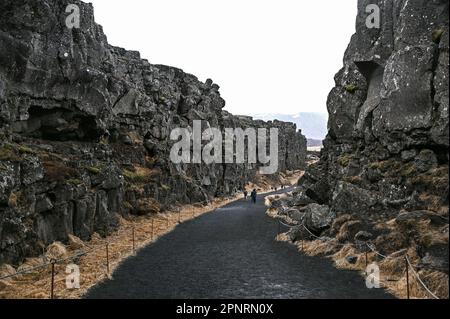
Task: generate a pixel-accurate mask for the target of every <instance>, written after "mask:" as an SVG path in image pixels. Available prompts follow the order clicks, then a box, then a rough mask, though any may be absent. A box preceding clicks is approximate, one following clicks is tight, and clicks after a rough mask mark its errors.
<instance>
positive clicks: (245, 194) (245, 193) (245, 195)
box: [244, 189, 248, 200]
mask: <svg viewBox="0 0 450 319" xmlns="http://www.w3.org/2000/svg"><path fill="white" fill-rule="evenodd" d="M247 196H248V192H247V190H245V189H244V199H245V200H247Z"/></svg>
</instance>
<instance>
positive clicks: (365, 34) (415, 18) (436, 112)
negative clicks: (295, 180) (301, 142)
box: [275, 0, 449, 297]
mask: <svg viewBox="0 0 450 319" xmlns="http://www.w3.org/2000/svg"><path fill="white" fill-rule="evenodd" d="M369 4H376V5H377V6H378V7H379V8H380V14H381V25H380V28H378V29H377V28H368V27H367V25H366V19H367V17H368V16H369V13H367V12H366V7H367V6H368V5H369ZM335 83H336V86H335V87H334V88H333V89H332V91H331V93H330V94H329V97H328V104H327V106H328V112H329V123H328V126H329V133H328V136H327V138H326V140H325V141H324V149H323V150H322V152H321V159H320V161H319V162H318V163H315V164H313V165H312V166H311V167H309V168H308V169H307V171H306V173H305V175H304V177H303V178H302V179H301V180H300V182H299V186H300V188H299V190H298V191H296V192H295V193H294V194H293V195H292V196H291V198H290V199H283V200H284V201H285V202H287V203H289V201H292V202H293V204H292V205H291V207H294V208H296V209H301V208H302V207H303V206H304V205H306V204H308V199H309V200H311V201H314V202H316V203H319V204H322V205H328V206H329V207H330V208H329V209H330V212H331V213H333V214H335V216H336V221H337V222H336V223H335V224H334V225H332V226H330V227H329V229H328V230H323V232H322V233H321V235H324V236H330V235H331V236H334V237H337V238H338V239H339V240H340V241H343V242H345V241H353V239H354V237H355V233H357V232H358V231H365V232H366V233H364V234H365V235H364V236H363V235H361V234H362V233H361V234H360V236H358V238H360V237H367V238H368V237H371V236H372V235H374V239H373V241H374V243H375V244H376V246H377V248H379V250H381V251H384V252H385V253H392V252H395V251H396V250H399V249H402V248H409V247H414V250H416V251H417V254H418V256H419V257H420V258H425V257H426V256H427V257H426V258H427V260H423V264H424V265H426V264H430V262H429V260H433V259H434V258H438V259H442V260H444V259H445V260H446V259H448V196H449V194H448V154H449V153H448V146H449V136H448V134H449V126H448V121H449V117H448V116H449V115H448V106H449V2H448V1H447V0H433V1H419V0H418V1H390V0H376V1H372V0H371V1H368V0H359V1H358V16H357V20H356V33H355V34H354V35H353V37H352V39H351V42H350V44H349V46H348V49H347V51H346V53H345V56H344V66H343V68H342V69H341V70H340V71H339V72H338V73H337V74H336V76H335ZM297 199H298V200H297ZM297 202H298V203H297ZM276 205H277V204H275V206H276ZM417 211H421V212H423V211H425V212H427V213H421V214H420V215H421V216H422V217H423V218H418V217H417V218H415V217H414V218H413V220H414V223H412V224H409V226H410V227H409V228H408V229H406V228H403V229H401V230H400V229H399V228H400V227H398V226H395V223H391V222H389V221H392V220H395V219H396V220H398V219H399V218H401V219H403V217H401V216H402V214H404V213H405V212H407V213H408V214H413V215H412V216H418V215H417V214H416V213H414V212H417ZM435 215H438V216H439V217H436V216H435ZM430 216H431V217H430ZM413 224H415V225H413ZM393 225H394V226H393ZM424 225H428V226H424ZM350 228H351V230H350ZM367 234H370V235H371V236H368V235H367ZM294 237H295V236H294ZM436 245H444V246H446V249H440V250H439V249H434V248H433V247H435V246H436ZM441 270H442V267H441ZM446 272H447V273H448V263H447V269H446ZM447 292H448V290H447ZM447 297H448V295H447Z"/></svg>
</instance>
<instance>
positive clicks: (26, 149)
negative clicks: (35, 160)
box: [19, 145, 36, 154]
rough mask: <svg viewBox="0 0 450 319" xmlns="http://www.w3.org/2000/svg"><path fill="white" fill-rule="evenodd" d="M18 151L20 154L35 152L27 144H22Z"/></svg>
mask: <svg viewBox="0 0 450 319" xmlns="http://www.w3.org/2000/svg"><path fill="white" fill-rule="evenodd" d="M19 153H20V154H36V152H35V151H34V150H33V149H31V148H29V147H28V146H24V145H22V146H20V147H19Z"/></svg>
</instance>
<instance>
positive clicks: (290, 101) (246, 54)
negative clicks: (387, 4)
mask: <svg viewBox="0 0 450 319" xmlns="http://www.w3.org/2000/svg"><path fill="white" fill-rule="evenodd" d="M85 1H86V2H92V3H93V4H94V9H95V16H96V21H97V23H99V24H101V25H103V27H104V31H105V33H106V35H107V36H108V40H109V43H111V44H112V45H116V46H120V47H124V48H126V49H129V50H137V51H140V52H141V56H142V57H143V58H146V59H148V60H149V61H150V63H153V64H166V65H171V66H175V67H178V68H181V69H183V70H184V71H185V72H188V73H192V74H194V75H196V76H197V77H198V78H199V79H200V80H202V81H205V80H206V79H207V78H211V79H212V80H213V81H214V82H215V83H217V84H219V85H220V87H221V90H220V92H221V95H222V97H223V98H224V99H225V100H226V101H227V105H226V107H225V109H226V110H228V111H230V112H232V113H234V114H249V115H251V114H256V113H282V114H296V113H299V112H323V113H325V112H326V99H327V95H328V92H329V91H330V90H331V88H332V87H333V86H334V82H333V77H334V74H335V73H336V72H337V71H338V70H339V69H340V68H341V67H342V58H343V54H344V51H345V49H346V47H347V44H348V43H349V40H350V37H351V35H352V34H353V33H354V31H355V18H356V11H357V0H340V1H336V0H322V1H317V0H309V1H303V0H302V1H300V0H126V1H124V0H90V1H89V0H85Z"/></svg>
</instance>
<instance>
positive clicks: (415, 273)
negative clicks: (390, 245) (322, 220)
mask: <svg viewBox="0 0 450 319" xmlns="http://www.w3.org/2000/svg"><path fill="white" fill-rule="evenodd" d="M277 221H278V225H279V226H278V234H279V233H280V225H283V226H285V227H288V228H289V229H292V228H294V227H297V226H301V227H303V228H304V229H305V230H306V231H307V232H308V233H309V234H310V235H311V236H312V237H313V238H315V239H318V240H324V238H323V237H319V236H317V235H315V234H313V233H312V232H311V231H310V230H309V229H308V227H306V226H305V224H304V223H301V224H297V225H288V224H286V223H284V222H282V221H281V220H280V219H279V218H278V219H277ZM303 241H304V238H303V235H302V237H301V246H302V250H304V249H303V247H304V246H303ZM362 243H363V244H364V245H365V246H367V248H369V250H370V251H372V252H373V253H374V254H375V255H377V256H379V257H381V258H383V259H394V258H393V257H390V256H386V255H384V254H382V253H380V252H379V251H377V250H376V247H375V245H373V244H371V243H369V242H367V241H364V242H362ZM334 244H335V245H337V246H347V245H349V244H350V245H351V246H354V245H355V244H354V243H347V244H341V243H334ZM404 258H405V272H406V295H407V299H410V284H409V269H411V270H412V273H413V275H414V276H415V278H416V279H417V281H418V282H419V283H420V285H421V286H422V287H423V289H424V290H425V291H426V292H427V293H428V294H429V295H430V296H431V297H433V298H434V299H439V297H438V296H436V294H434V293H433V292H432V291H431V290H430V288H428V287H427V285H425V283H424V282H423V280H422V279H421V278H420V276H419V274H418V273H417V271H416V269H415V268H414V266H413V265H412V263H411V261H410V259H409V257H408V254H405V256H404ZM365 263H366V267H367V266H368V255H367V250H366V251H365Z"/></svg>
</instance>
